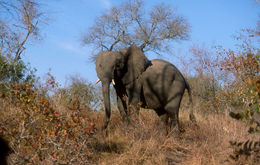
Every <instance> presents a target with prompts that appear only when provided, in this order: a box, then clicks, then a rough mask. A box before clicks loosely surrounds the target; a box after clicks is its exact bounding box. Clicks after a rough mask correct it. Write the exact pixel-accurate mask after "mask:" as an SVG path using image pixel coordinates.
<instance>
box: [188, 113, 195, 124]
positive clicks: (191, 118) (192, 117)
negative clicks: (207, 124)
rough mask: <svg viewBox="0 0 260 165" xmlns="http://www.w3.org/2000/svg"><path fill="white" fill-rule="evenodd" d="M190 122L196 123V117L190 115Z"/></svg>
mask: <svg viewBox="0 0 260 165" xmlns="http://www.w3.org/2000/svg"><path fill="white" fill-rule="evenodd" d="M189 117H190V121H191V122H192V123H196V119H195V116H194V114H190V116H189Z"/></svg>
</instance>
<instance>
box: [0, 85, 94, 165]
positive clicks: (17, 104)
mask: <svg viewBox="0 0 260 165" xmlns="http://www.w3.org/2000/svg"><path fill="white" fill-rule="evenodd" d="M49 82H51V83H55V81H54V80H52V81H49ZM0 104H1V110H0V113H1V114H0V136H2V137H4V138H5V139H7V140H8V141H9V143H10V147H11V148H12V150H13V151H14V153H13V154H11V156H10V163H11V164H27V163H32V164H39V163H44V164H52V163H57V164H64V163H65V164H66V163H67V164H71V163H77V164H78V163H82V162H84V163H85V162H87V161H89V159H90V156H91V155H89V152H88V149H87V147H86V140H87V139H89V138H91V137H92V135H93V134H94V133H95V131H96V126H95V119H92V118H91V115H90V114H91V112H89V111H87V110H83V109H78V108H77V109H76V108H71V109H69V110H68V111H66V112H65V113H60V112H59V110H56V109H54V108H53V105H52V103H51V101H50V98H48V97H46V95H44V94H43V93H42V92H41V90H40V89H37V87H36V86H35V85H34V84H32V83H28V82H22V83H12V84H11V85H10V88H9V91H8V95H6V96H2V97H1V99H0Z"/></svg>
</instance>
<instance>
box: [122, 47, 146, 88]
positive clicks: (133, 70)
mask: <svg viewBox="0 0 260 165" xmlns="http://www.w3.org/2000/svg"><path fill="white" fill-rule="evenodd" d="M120 53H121V54H123V55H124V57H125V66H126V67H125V74H124V76H123V77H122V79H121V80H122V83H123V84H125V85H126V84H129V83H131V82H133V81H134V80H136V79H137V78H139V76H140V75H141V74H142V73H143V72H144V71H145V70H146V68H147V66H148V63H149V60H148V59H147V58H146V57H145V55H144V53H143V51H142V49H141V48H139V47H137V46H135V45H133V46H131V47H129V48H127V49H122V50H121V51H120Z"/></svg>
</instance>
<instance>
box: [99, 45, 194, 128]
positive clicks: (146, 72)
mask: <svg viewBox="0 0 260 165" xmlns="http://www.w3.org/2000/svg"><path fill="white" fill-rule="evenodd" d="M96 72H97V75H98V78H99V79H100V80H101V82H102V92H103V97H104V104H105V112H106V122H105V125H104V128H107V126H108V123H109V118H110V100H109V85H110V83H111V82H113V85H114V88H115V90H116V94H117V101H118V109H119V111H120V113H121V114H122V116H126V117H127V116H128V113H129V111H128V110H127V107H131V108H132V109H139V108H140V107H145V108H149V109H154V110H155V111H156V113H157V114H158V115H159V116H160V118H161V121H162V122H163V123H164V124H165V126H166V125H168V124H169V123H168V121H169V119H170V125H171V127H175V126H176V124H177V126H178V128H179V124H178V123H179V120H178V112H179V107H180V103H181V99H182V96H183V94H184V91H185V89H187V90H188V93H189V98H190V103H192V99H191V92H190V87H189V85H188V83H187V81H186V80H185V79H184V77H183V76H182V74H181V73H180V71H179V70H178V69H177V68H176V67H175V66H174V65H172V64H171V63H169V62H167V61H164V60H160V59H155V60H152V61H149V60H148V59H147V58H146V56H145V55H144V53H143V51H142V50H141V48H139V47H137V46H134V45H133V46H131V47H129V48H126V49H123V50H120V51H118V52H112V51H107V52H101V53H100V54H99V55H98V57H97V59H96ZM125 96H127V98H128V105H129V106H127V103H126V98H125ZM190 119H191V120H192V121H195V118H194V115H193V110H192V108H191V111H190Z"/></svg>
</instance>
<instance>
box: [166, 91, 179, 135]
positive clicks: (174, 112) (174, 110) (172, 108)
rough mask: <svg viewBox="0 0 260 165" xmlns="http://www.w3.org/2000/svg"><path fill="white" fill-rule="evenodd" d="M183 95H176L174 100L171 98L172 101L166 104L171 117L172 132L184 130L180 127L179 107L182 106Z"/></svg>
mask: <svg viewBox="0 0 260 165" xmlns="http://www.w3.org/2000/svg"><path fill="white" fill-rule="evenodd" d="M181 99H182V96H181V95H179V96H176V97H175V98H174V99H173V100H171V102H170V103H168V104H167V105H166V106H165V110H166V112H167V114H168V115H169V118H170V123H169V125H170V130H171V132H172V133H176V131H178V133H180V132H183V131H182V130H181V128H180V123H179V108H180V102H181Z"/></svg>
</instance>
